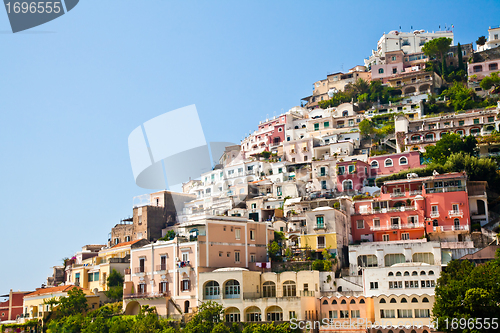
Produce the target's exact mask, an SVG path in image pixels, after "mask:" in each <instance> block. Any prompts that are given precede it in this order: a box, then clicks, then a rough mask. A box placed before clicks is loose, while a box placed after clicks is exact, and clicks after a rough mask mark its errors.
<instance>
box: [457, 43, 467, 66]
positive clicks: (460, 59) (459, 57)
mask: <svg viewBox="0 0 500 333" xmlns="http://www.w3.org/2000/svg"><path fill="white" fill-rule="evenodd" d="M457 53H458V70H465V66H464V60H463V56H462V46H461V45H460V43H458V45H457Z"/></svg>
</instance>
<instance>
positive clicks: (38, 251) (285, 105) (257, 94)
mask: <svg viewBox="0 0 500 333" xmlns="http://www.w3.org/2000/svg"><path fill="white" fill-rule="evenodd" d="M499 9H500V3H499V2H498V1H474V3H473V4H472V2H470V1H420V2H418V3H415V2H414V1H412V2H405V1H381V2H374V1H366V2H364V1H307V2H306V1H199V2H197V1H160V0H148V1H131V0H100V1H98V0H82V1H80V3H79V4H78V6H76V7H75V8H74V9H73V10H72V11H71V12H69V13H68V14H66V15H64V16H62V17H60V18H58V19H56V20H54V21H52V22H49V23H47V24H45V25H42V26H39V27H36V28H34V29H32V30H29V31H27V32H24V33H18V34H12V33H10V26H9V23H8V19H7V15H6V13H5V11H2V10H0V41H1V42H0V43H1V44H0V45H1V46H0V48H1V52H0V62H1V66H0V124H1V129H0V171H1V175H2V179H1V180H0V208H1V212H2V214H1V215H0V228H1V229H0V230H1V236H2V237H1V239H0V253H2V256H0V267H1V272H2V273H1V274H0V294H1V293H5V292H8V290H9V289H10V288H12V289H14V290H18V289H22V290H30V289H34V288H36V287H39V286H40V285H41V284H42V283H43V282H44V281H45V279H46V277H47V276H48V275H49V274H51V267H52V266H54V265H59V264H61V259H62V258H63V257H67V256H71V255H72V254H73V253H75V252H76V251H78V250H79V249H81V246H83V245H85V244H99V243H102V244H104V243H105V242H106V241H107V235H108V233H109V232H110V230H111V228H112V227H113V226H114V225H115V224H116V223H117V222H119V221H120V219H122V218H125V217H128V216H130V215H131V214H132V198H133V197H134V196H136V195H140V194H144V193H147V192H148V191H147V190H144V189H141V188H139V187H137V186H136V185H135V183H134V179H133V176H132V170H131V167H130V161H129V156H128V148H127V138H128V135H129V134H130V132H131V131H132V130H133V129H134V128H136V127H137V126H139V125H140V124H142V123H144V122H145V121H147V120H149V119H151V118H153V117H155V116H158V115H160V114H162V113H165V112H167V111H170V110H173V109H177V108H180V107H183V106H186V105H190V104H196V106H197V109H198V112H199V115H200V118H201V122H202V125H203V127H204V130H205V136H206V138H207V141H230V142H239V141H240V140H241V139H242V138H243V136H244V135H245V134H246V133H248V132H249V131H250V130H254V129H255V128H256V126H257V124H258V122H259V121H260V120H263V119H265V118H266V116H270V117H272V116H273V115H278V114H280V113H281V112H284V111H287V110H288V109H289V108H290V107H292V106H295V105H298V104H300V99H301V98H302V97H305V96H308V95H310V93H311V91H312V83H313V82H314V81H316V80H319V79H322V78H325V76H326V74H327V72H333V71H339V70H342V69H344V70H347V69H349V68H351V67H353V66H355V65H357V64H363V58H365V57H367V56H368V55H369V54H370V52H371V51H370V50H371V49H372V48H375V47H376V43H377V40H378V39H379V38H380V37H381V35H382V34H383V33H384V32H389V31H390V30H395V29H398V28H399V26H401V27H402V30H403V31H409V30H410V26H413V28H414V29H425V30H429V31H432V30H438V26H439V25H441V27H444V25H445V24H446V25H451V24H454V26H455V29H454V31H455V42H460V43H469V42H473V41H475V40H476V39H477V37H478V36H480V35H486V34H487V29H488V27H489V26H494V25H498V24H500V21H499V20H498V18H499V17H500V16H499V15H498V14H499Z"/></svg>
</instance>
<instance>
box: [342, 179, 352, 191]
mask: <svg viewBox="0 0 500 333" xmlns="http://www.w3.org/2000/svg"><path fill="white" fill-rule="evenodd" d="M352 187H353V186H352V180H350V179H346V180H344V181H343V182H342V190H343V191H347V190H352Z"/></svg>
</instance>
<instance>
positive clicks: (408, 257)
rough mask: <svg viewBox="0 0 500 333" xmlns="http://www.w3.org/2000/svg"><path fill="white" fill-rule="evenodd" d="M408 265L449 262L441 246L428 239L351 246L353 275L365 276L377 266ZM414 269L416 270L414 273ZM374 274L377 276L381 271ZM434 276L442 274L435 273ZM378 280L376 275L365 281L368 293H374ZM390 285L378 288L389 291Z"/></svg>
mask: <svg viewBox="0 0 500 333" xmlns="http://www.w3.org/2000/svg"><path fill="white" fill-rule="evenodd" d="M404 263H425V264H428V265H431V266H441V265H442V264H447V262H444V261H443V260H442V258H441V243H439V242H428V241H427V240H426V239H418V240H400V241H389V242H364V243H361V244H360V245H349V275H350V276H363V275H364V274H365V273H364V272H365V271H366V270H367V269H372V268H375V267H376V268H390V267H392V266H393V265H395V264H404ZM424 266H425V265H424ZM424 266H422V267H421V269H422V270H425V267H424ZM426 267H427V266H426ZM429 267H430V266H429ZM414 270H416V269H414ZM414 270H412V272H413V271H414ZM374 272H375V273H376V272H377V271H374ZM439 272H440V271H439ZM375 273H374V274H375ZM387 274H389V273H387ZM411 274H413V273H411ZM419 274H420V272H419ZM426 274H427V273H426ZM434 274H439V273H438V272H437V271H434ZM370 276H371V275H370ZM419 276H420V275H419ZM376 281H377V277H376V276H375V277H373V280H366V281H364V282H363V288H364V290H365V293H367V292H368V291H369V290H370V283H371V282H376ZM375 286H376V285H374V287H375ZM387 286H388V285H387ZM387 286H386V285H382V284H379V286H378V287H377V288H379V287H380V288H382V287H384V288H385V287H387ZM398 286H399V285H398ZM374 290H375V288H374Z"/></svg>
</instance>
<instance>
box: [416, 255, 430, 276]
mask: <svg viewBox="0 0 500 333" xmlns="http://www.w3.org/2000/svg"><path fill="white" fill-rule="evenodd" d="M413 262H423V263H426V264H429V265H434V254H432V253H431V252H423V253H414V254H413ZM421 273H424V274H425V272H424V271H422V272H421Z"/></svg>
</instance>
